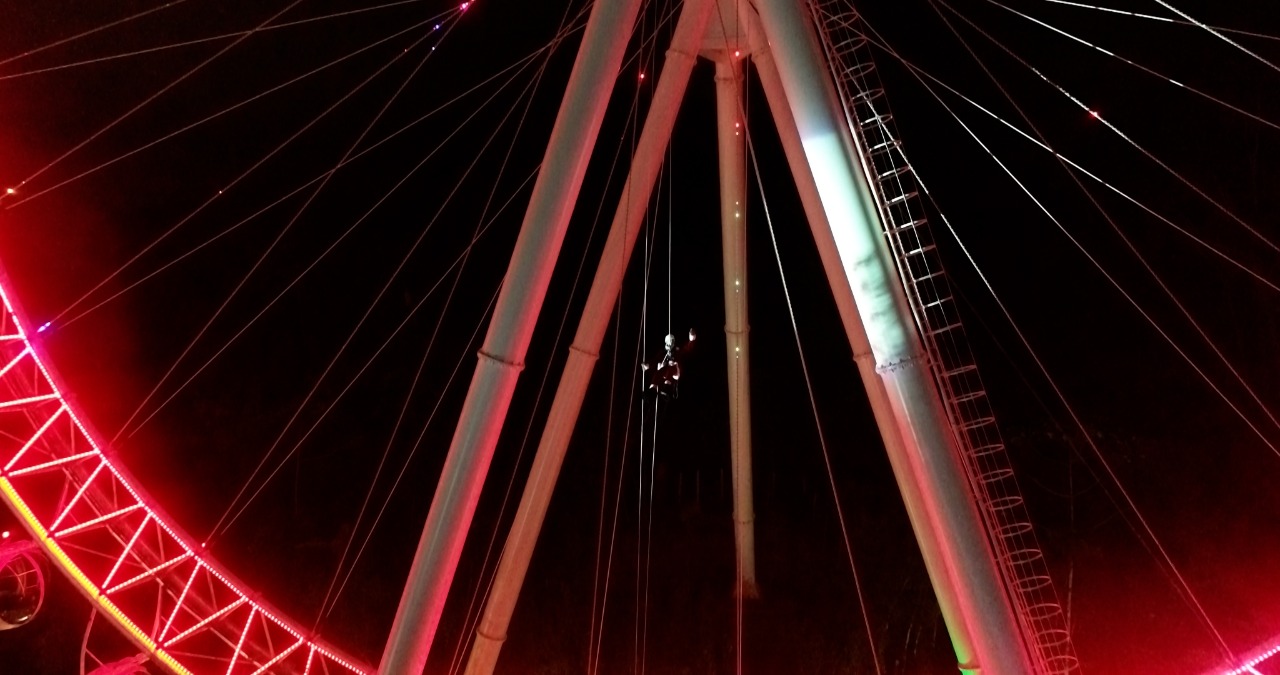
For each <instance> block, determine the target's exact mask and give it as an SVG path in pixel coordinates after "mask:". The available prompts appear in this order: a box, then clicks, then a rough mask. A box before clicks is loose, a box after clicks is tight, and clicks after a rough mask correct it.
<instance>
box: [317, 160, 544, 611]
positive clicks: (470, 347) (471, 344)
mask: <svg viewBox="0 0 1280 675" xmlns="http://www.w3.org/2000/svg"><path fill="white" fill-rule="evenodd" d="M529 178H530V180H529V181H526V184H527V183H529V182H532V179H533V174H531V175H530V177H529ZM501 290H502V284H498V287H497V288H495V289H493V294H492V295H491V296H490V297H489V304H488V306H487V307H486V308H485V312H484V314H483V315H482V316H481V317H480V320H479V321H477V322H476V327H475V329H474V330H473V331H472V332H471V338H470V339H469V340H468V341H467V348H466V350H465V352H464V355H465V354H474V353H475V350H476V338H478V337H480V329H481V328H483V327H484V326H485V325H486V322H487V321H488V320H489V318H490V313H491V312H492V311H493V306H494V304H495V303H496V302H497V301H498V292H499V291H501ZM464 362H465V358H459V359H458V360H457V362H456V363H455V364H454V367H453V370H452V371H451V372H450V373H449V379H448V380H446V381H445V385H444V387H443V388H442V389H441V393H440V396H439V397H438V398H436V402H435V405H434V406H432V408H431V412H430V414H428V415H427V420H426V421H425V422H423V423H422V427H421V428H420V429H419V431H418V436H417V438H415V439H414V442H413V445H412V446H411V447H410V448H409V454H408V455H407V456H405V459H404V462H403V463H402V464H401V465H400V472H399V473H398V474H396V479H395V480H394V481H392V483H391V489H389V490H388V491H387V496H386V497H384V498H383V500H382V505H381V506H380V507H379V508H378V513H377V514H376V515H375V516H374V518H373V522H372V523H371V524H370V525H369V531H368V532H366V533H365V535H364V540H363V541H361V542H360V548H359V549H357V550H356V554H355V557H354V558H352V560H351V566H350V567H348V568H347V573H346V575H344V576H343V577H342V583H340V584H339V585H338V590H337V592H336V593H335V594H334V595H335V597H338V596H341V595H342V592H343V591H344V590H346V588H347V582H348V581H350V579H351V575H352V574H353V573H354V572H355V569H356V565H357V564H359V562H360V558H361V556H362V555H363V554H364V551H365V548H366V547H367V546H368V545H369V541H370V540H371V539H373V533H374V532H375V531H376V530H377V529H378V524H379V523H380V522H382V516H383V515H384V514H385V513H386V511H387V506H389V505H390V504H391V498H392V497H393V496H394V495H395V493H396V490H397V489H398V488H399V487H400V481H401V480H402V479H403V478H404V475H405V473H406V472H407V471H408V469H409V464H410V463H411V462H412V461H413V457H414V455H416V454H417V452H418V448H420V447H421V446H422V439H423V438H424V437H425V436H426V433H427V429H428V428H429V427H430V426H431V422H432V421H434V420H435V417H436V413H437V412H439V411H440V406H441V404H442V403H443V402H444V394H445V392H447V391H448V390H449V388H450V387H452V386H453V381H454V380H455V379H456V378H457V376H458V371H459V370H461V368H462V364H463V363H464ZM419 370H421V366H419ZM336 604H337V601H336V600H335V601H334V604H331V605H329V609H328V610H326V611H325V615H324V618H328V616H329V614H330V613H331V612H333V608H334V606H336ZM322 620H323V619H322Z"/></svg>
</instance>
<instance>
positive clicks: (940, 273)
mask: <svg viewBox="0 0 1280 675" xmlns="http://www.w3.org/2000/svg"><path fill="white" fill-rule="evenodd" d="M945 274H946V271H945V270H937V271H935V272H930V273H928V274H926V275H924V276H922V277H916V278H914V279H912V281H913V282H915V283H917V284H918V283H920V282H922V281H928V280H930V279H934V278H937V277H940V276H943V275H945Z"/></svg>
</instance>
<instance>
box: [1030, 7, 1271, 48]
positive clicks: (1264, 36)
mask: <svg viewBox="0 0 1280 675" xmlns="http://www.w3.org/2000/svg"><path fill="white" fill-rule="evenodd" d="M1044 2H1047V3H1051V4H1054V5H1065V6H1067V7H1076V8H1079V9H1092V10H1095V11H1099V12H1104V13H1108V14H1119V15H1122V16H1128V17H1133V18H1135V19H1149V20H1151V21H1160V22H1163V23H1171V24H1177V25H1179V26H1195V25H1196V24H1194V23H1192V22H1190V21H1179V20H1178V19H1172V18H1169V17H1167V16H1158V15H1156V14H1143V13H1140V12H1130V11H1127V10H1123V9H1113V8H1111V7H1100V6H1098V5H1089V4H1085V3H1083V2H1069V1H1068V0H1044ZM1214 28H1215V29H1216V30H1218V31H1221V32H1223V33H1232V34H1235V35H1245V36H1248V37H1256V38H1262V39H1264V40H1280V37H1277V36H1275V35H1268V34H1266V33H1257V32H1254V31H1248V30H1240V29H1238V28H1223V27H1221V26H1214Z"/></svg>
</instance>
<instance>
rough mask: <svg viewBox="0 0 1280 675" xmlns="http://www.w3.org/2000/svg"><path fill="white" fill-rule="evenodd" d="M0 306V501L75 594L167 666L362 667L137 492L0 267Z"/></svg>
mask: <svg viewBox="0 0 1280 675" xmlns="http://www.w3.org/2000/svg"><path fill="white" fill-rule="evenodd" d="M0 304H2V305H3V306H2V307H0V436H2V438H0V497H2V498H3V500H4V501H5V503H6V504H7V505H8V506H9V508H10V509H11V510H12V511H13V512H14V513H15V514H16V515H17V516H18V517H19V519H21V521H22V523H23V526H24V527H25V528H26V529H27V531H28V532H29V533H30V534H31V536H32V538H33V539H34V540H35V541H36V542H38V543H39V544H40V546H41V547H42V548H43V550H44V551H45V552H46V554H47V555H48V556H49V559H50V560H52V561H53V562H54V564H55V565H56V566H57V567H58V568H59V569H61V570H62V572H63V573H64V574H65V575H66V576H67V577H68V578H69V579H71V580H72V581H73V582H74V585H75V586H76V587H77V589H78V590H79V591H80V592H81V594H83V595H84V596H85V597H86V598H88V599H89V601H90V602H92V603H93V604H94V605H95V606H96V607H97V608H98V609H99V610H101V611H102V613H103V614H105V615H106V616H108V617H110V619H111V620H112V621H113V622H114V623H115V624H116V626H118V627H119V628H120V630H121V631H122V632H124V633H125V635H127V636H128V637H129V639H130V640H132V641H133V642H134V643H135V644H136V645H137V646H138V647H140V648H141V649H143V650H144V651H145V652H147V653H148V654H149V655H150V657H151V659H152V660H153V661H154V662H156V663H158V664H162V665H163V666H164V667H166V668H168V669H169V670H171V671H173V672H176V673H191V674H192V675H196V674H201V673H226V674H227V675H241V674H244V675H259V674H264V673H276V672H279V673H285V672H288V673H358V674H361V675H363V674H364V673H371V672H372V670H373V669H372V668H370V667H368V666H367V665H365V664H362V663H360V662H358V661H356V660H355V659H353V658H351V657H349V656H347V655H346V654H344V653H343V652H342V651H341V650H339V649H336V648H335V647H333V646H332V645H330V644H328V643H327V642H324V641H322V640H320V639H318V638H316V637H314V636H312V635H310V634H309V633H310V631H308V630H306V629H304V628H302V627H300V626H299V624H297V623H296V622H294V621H292V620H290V619H289V618H287V617H286V616H285V615H284V614H283V613H282V612H280V611H279V610H277V609H276V608H275V607H273V606H271V605H270V604H269V603H267V602H264V601H263V600H262V599H261V598H260V597H259V596H258V595H257V594H256V593H254V592H253V591H251V590H250V589H249V588H248V586H246V585H245V584H244V583H243V582H241V581H240V580H239V579H237V578H236V577H235V576H234V575H233V574H231V573H230V572H228V571H227V570H226V569H225V568H224V567H223V566H222V565H221V564H220V563H218V562H217V561H216V560H215V559H214V558H213V557H212V556H211V555H209V554H208V553H207V552H205V551H204V550H203V548H202V546H201V545H200V544H198V543H197V542H195V541H194V540H193V539H192V538H191V537H190V536H189V535H188V534H187V533H186V532H184V531H183V530H182V529H181V528H180V527H178V526H177V525H176V524H175V523H174V521H173V519H172V518H171V517H170V516H169V515H168V514H166V513H165V511H164V510H163V509H162V508H161V507H160V506H159V505H158V504H157V503H156V501H155V500H154V499H153V498H152V497H151V496H150V495H149V494H148V493H147V492H146V491H145V490H144V489H142V487H141V486H140V485H139V482H138V480H137V479H136V478H134V477H133V475H132V474H131V473H129V471H128V470H127V469H126V468H125V467H124V466H123V464H122V463H121V462H120V461H119V459H118V458H116V457H113V455H112V453H111V452H110V450H109V449H107V446H106V444H105V443H103V442H102V441H101V438H102V437H101V436H100V435H99V434H98V433H97V432H96V430H95V429H94V428H93V427H92V426H91V425H90V424H89V423H88V421H87V419H86V418H85V416H84V415H83V414H81V413H80V412H79V411H78V410H77V409H76V406H75V404H74V403H73V402H72V401H71V400H69V398H70V397H69V395H68V392H69V389H68V388H67V387H66V386H64V384H63V381H62V379H61V378H60V377H59V376H58V374H57V372H56V371H55V370H54V368H53V366H52V364H51V363H50V361H49V360H48V359H47V358H46V357H45V355H44V354H43V349H42V347H41V345H40V344H39V340H38V339H34V338H35V335H33V331H32V329H31V327H32V325H33V324H31V323H30V322H29V321H27V320H26V315H25V314H24V313H23V312H22V310H21V307H20V305H19V303H18V301H17V299H16V298H15V296H14V293H13V289H12V285H11V284H10V282H9V278H8V276H7V275H6V274H5V272H4V269H3V267H0ZM38 332H39V330H38V329H37V330H35V331H34V333H36V334H38Z"/></svg>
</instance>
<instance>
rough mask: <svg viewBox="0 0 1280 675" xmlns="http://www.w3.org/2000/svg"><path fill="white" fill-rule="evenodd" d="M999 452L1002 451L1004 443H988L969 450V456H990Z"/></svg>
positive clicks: (977, 457) (976, 457) (975, 457)
mask: <svg viewBox="0 0 1280 675" xmlns="http://www.w3.org/2000/svg"><path fill="white" fill-rule="evenodd" d="M1001 452H1004V443H989V444H987V445H980V446H978V447H976V448H974V449H972V450H970V451H969V456H970V457H973V458H974V459H980V458H982V457H990V456H991V455H995V454H998V453H1001Z"/></svg>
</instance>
